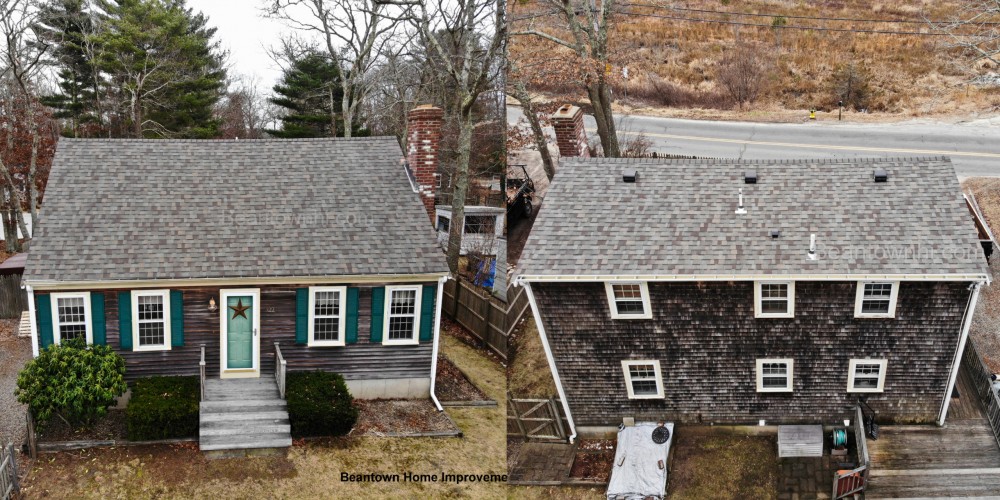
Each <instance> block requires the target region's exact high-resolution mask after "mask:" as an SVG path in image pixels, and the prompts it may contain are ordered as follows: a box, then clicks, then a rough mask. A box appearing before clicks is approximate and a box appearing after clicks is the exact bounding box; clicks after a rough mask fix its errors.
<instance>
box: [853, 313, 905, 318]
mask: <svg viewBox="0 0 1000 500" xmlns="http://www.w3.org/2000/svg"><path fill="white" fill-rule="evenodd" d="M854 317H855V318H857V319H895V318H896V314H895V313H877V314H855V315H854Z"/></svg>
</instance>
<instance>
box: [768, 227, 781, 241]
mask: <svg viewBox="0 0 1000 500" xmlns="http://www.w3.org/2000/svg"><path fill="white" fill-rule="evenodd" d="M767 234H768V235H770V236H771V239H772V240H776V239H778V237H780V236H781V231H779V230H777V229H772V230H770V231H769V232H768V233H767Z"/></svg>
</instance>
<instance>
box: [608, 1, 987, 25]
mask: <svg viewBox="0 0 1000 500" xmlns="http://www.w3.org/2000/svg"><path fill="white" fill-rule="evenodd" d="M625 5H632V6H635V7H649V8H654V9H669V10H676V11H685V12H698V13H703V14H722V15H727V16H744V17H767V18H771V19H774V18H778V17H783V18H785V19H810V20H814V21H851V22H858V23H887V24H921V25H928V24H931V25H945V24H951V23H952V21H931V20H926V21H914V20H912V19H864V18H860V17H821V16H795V15H791V14H766V13H765V14H757V13H749V12H728V11H722V10H710V9H691V8H687V7H673V6H669V5H649V4H638V3H633V4H625ZM972 24H975V25H979V26H982V25H986V26H1000V23H993V22H982V23H976V22H973V23H972Z"/></svg>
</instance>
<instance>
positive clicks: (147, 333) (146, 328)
mask: <svg viewBox="0 0 1000 500" xmlns="http://www.w3.org/2000/svg"><path fill="white" fill-rule="evenodd" d="M140 298H141V297H140ZM163 344H164V329H163V322H162V321H158V322H150V323H139V345H140V346H149V345H163Z"/></svg>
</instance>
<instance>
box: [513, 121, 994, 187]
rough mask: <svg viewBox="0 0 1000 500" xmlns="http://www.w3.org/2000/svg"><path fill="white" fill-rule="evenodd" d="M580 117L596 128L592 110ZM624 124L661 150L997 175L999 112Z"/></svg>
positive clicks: (673, 152) (636, 122) (684, 153)
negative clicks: (887, 159) (902, 118)
mask: <svg viewBox="0 0 1000 500" xmlns="http://www.w3.org/2000/svg"><path fill="white" fill-rule="evenodd" d="M520 116H521V110H520V109H519V108H514V107H510V108H508V109H507V117H508V121H509V122H510V123H516V122H517V120H518V119H519V118H520ZM584 123H585V125H586V127H587V128H588V130H591V132H592V133H593V132H594V130H595V129H596V125H595V124H594V120H593V117H591V116H589V115H588V116H586V117H585V120H584ZM623 124H624V127H622V128H623V129H624V130H626V131H628V132H631V133H639V132H642V133H644V134H645V135H646V137H648V138H649V139H650V140H651V141H652V142H653V147H652V149H653V150H654V151H657V152H662V153H672V154H682V155H694V156H701V157H710V158H744V159H771V158H774V159H786V158H856V157H872V156H877V157H884V156H894V157H901V156H904V157H905V156H921V155H947V156H950V157H951V159H952V162H953V163H954V165H955V170H956V171H957V172H958V176H959V178H964V177H974V176H993V177H1000V118H993V119H992V120H977V121H972V122H966V123H960V124H943V123H921V122H907V123H898V124H858V123H846V124H845V123H837V122H823V121H818V122H805V123H795V124H772V123H747V122H718V121H702V120H681V119H674V118H657V117H648V116H631V117H626V118H624V119H623Z"/></svg>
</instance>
